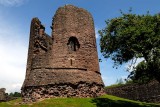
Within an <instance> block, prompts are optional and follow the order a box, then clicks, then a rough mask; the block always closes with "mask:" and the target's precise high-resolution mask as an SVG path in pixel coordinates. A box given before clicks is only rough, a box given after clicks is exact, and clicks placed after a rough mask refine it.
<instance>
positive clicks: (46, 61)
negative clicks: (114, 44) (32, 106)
mask: <svg viewBox="0 0 160 107" xmlns="http://www.w3.org/2000/svg"><path fill="white" fill-rule="evenodd" d="M51 29H52V33H51V36H49V35H48V34H46V33H45V27H44V26H43V25H42V24H41V22H40V21H39V19H38V18H33V19H32V21H31V28H30V41H29V49H28V60H27V68H26V77H25V80H24V83H23V86H22V99H23V101H24V102H33V101H37V100H41V99H45V98H52V97H97V96H100V95H102V94H104V84H103V81H102V78H101V73H100V71H99V62H98V55H97V48H96V38H95V29H94V23H93V18H92V16H91V14H90V13H89V12H87V11H86V10H84V9H82V8H78V7H75V6H72V5H65V6H63V7H60V8H59V9H58V10H57V11H56V13H55V15H54V17H53V20H52V25H51Z"/></svg>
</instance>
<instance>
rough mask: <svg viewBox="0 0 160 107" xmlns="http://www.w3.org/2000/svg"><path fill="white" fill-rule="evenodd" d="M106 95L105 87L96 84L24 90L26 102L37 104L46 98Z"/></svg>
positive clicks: (57, 85)
mask: <svg viewBox="0 0 160 107" xmlns="http://www.w3.org/2000/svg"><path fill="white" fill-rule="evenodd" d="M103 94H105V92H104V87H103V86H102V85H98V84H96V83H93V84H87V83H79V84H77V85H74V84H55V85H46V86H31V87H28V88H26V89H25V90H23V89H22V100H23V101H24V102H35V101H38V100H41V99H45V98H56V97H97V96H101V95H103Z"/></svg>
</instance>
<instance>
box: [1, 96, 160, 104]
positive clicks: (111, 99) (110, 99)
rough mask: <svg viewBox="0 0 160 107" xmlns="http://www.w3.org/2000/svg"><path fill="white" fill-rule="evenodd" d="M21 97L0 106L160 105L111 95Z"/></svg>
mask: <svg viewBox="0 0 160 107" xmlns="http://www.w3.org/2000/svg"><path fill="white" fill-rule="evenodd" d="M20 102H21V99H17V100H13V101H10V102H3V103H0V107H160V104H159V105H158V104H153V103H144V102H138V101H132V100H128V99H123V98H119V97H115V96H111V95H104V96H101V97H98V98H52V99H46V100H44V101H41V102H36V103H33V104H28V105H24V104H20Z"/></svg>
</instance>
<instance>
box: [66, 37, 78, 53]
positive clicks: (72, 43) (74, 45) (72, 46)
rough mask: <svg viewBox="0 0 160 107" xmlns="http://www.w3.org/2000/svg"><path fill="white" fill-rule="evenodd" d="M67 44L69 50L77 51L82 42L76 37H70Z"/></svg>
mask: <svg viewBox="0 0 160 107" xmlns="http://www.w3.org/2000/svg"><path fill="white" fill-rule="evenodd" d="M67 45H68V48H69V50H71V51H77V50H78V49H79V48H80V44H79V42H78V39H77V38H76V37H70V38H69V40H68V43H67Z"/></svg>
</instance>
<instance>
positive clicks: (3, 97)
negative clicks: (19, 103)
mask: <svg viewBox="0 0 160 107" xmlns="http://www.w3.org/2000/svg"><path fill="white" fill-rule="evenodd" d="M5 90H6V89H5V88H1V89H0V102H2V101H6V98H7V96H6V93H5Z"/></svg>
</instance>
